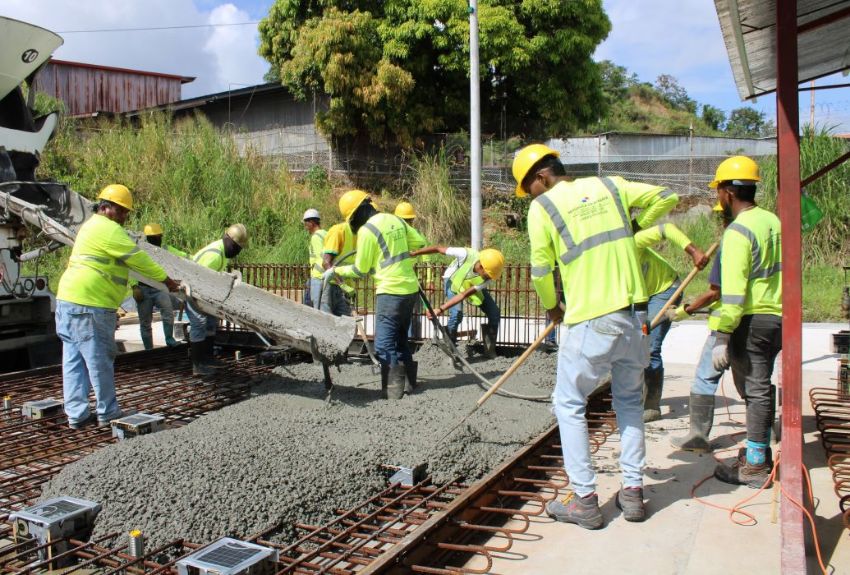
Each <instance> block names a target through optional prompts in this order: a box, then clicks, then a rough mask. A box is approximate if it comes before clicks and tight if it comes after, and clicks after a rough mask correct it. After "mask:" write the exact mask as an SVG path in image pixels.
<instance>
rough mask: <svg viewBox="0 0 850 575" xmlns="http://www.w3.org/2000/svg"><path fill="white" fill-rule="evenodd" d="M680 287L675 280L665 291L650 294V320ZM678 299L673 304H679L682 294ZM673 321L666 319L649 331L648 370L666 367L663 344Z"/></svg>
mask: <svg viewBox="0 0 850 575" xmlns="http://www.w3.org/2000/svg"><path fill="white" fill-rule="evenodd" d="M678 287H679V282H678V281H675V282H673V285H671V286H670V287H669V288H667V289H666V290H664V291H663V292H660V293H657V294H655V295H651V296H649V302H648V305H647V307H648V309H647V317H648V318H649V321H652V320H653V319H654V318H655V316H656V315H658V312H660V311H661V308H662V307H664V305H665V304H666V303H667V302H668V301H670V298H671V297H673V293H675V291H676V289H678ZM676 299H677V301H675V302H673V305H678V303H679V301H681V300H682V296H681V295H679V297H678V298H676ZM671 323H672V322H670V320H667V319H665V320H664V321H662V322H661V323H659V324H658V325H657V326H655V328H653V330H652V331H650V332H649V368H647V369H648V371H660V370H662V369H664V362H663V361H662V360H661V345H662V344H663V343H664V338H665V337H667V332H668V331H670V325H671Z"/></svg>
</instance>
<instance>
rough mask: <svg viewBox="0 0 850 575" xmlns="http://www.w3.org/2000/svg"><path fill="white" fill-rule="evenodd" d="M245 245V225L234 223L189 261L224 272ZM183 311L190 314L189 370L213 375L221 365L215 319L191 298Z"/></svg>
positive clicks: (246, 237) (246, 238)
mask: <svg viewBox="0 0 850 575" xmlns="http://www.w3.org/2000/svg"><path fill="white" fill-rule="evenodd" d="M247 245H248V230H247V228H246V227H245V226H244V225H243V224H233V225H231V226H230V227H229V228H227V230H226V231H225V232H224V235H222V237H221V239H220V240H216V241H214V242H212V243H210V244H208V245H206V246H205V247H204V248H202V249H201V250H199V251H198V252H197V253H195V255H194V256H192V260H193V261H194V262H195V263H196V264H198V265H201V266H204V267H205V268H209V269H211V270H213V271H216V272H223V271H224V270H225V268H226V267H227V260H229V259H232V258H235V257H236V256H238V255H239V252H241V251H242V249H243V248H245V246H247ZM186 313H187V315H188V316H189V345H190V348H191V350H190V351H191V355H192V373H193V374H194V375H199V376H205V375H212V374H213V373H215V369H216V368H217V367H218V366H219V365H220V364H219V362H218V361H216V359H215V357H214V353H213V350H214V345H215V334H216V330H217V329H218V318H217V317H215V316H212V315H210V316H208V315H206V314H205V313H203V312H201V311H200V310H198V309H196V308H195V307H194V306H193V305H192V302H191V301H189V302H187V303H186Z"/></svg>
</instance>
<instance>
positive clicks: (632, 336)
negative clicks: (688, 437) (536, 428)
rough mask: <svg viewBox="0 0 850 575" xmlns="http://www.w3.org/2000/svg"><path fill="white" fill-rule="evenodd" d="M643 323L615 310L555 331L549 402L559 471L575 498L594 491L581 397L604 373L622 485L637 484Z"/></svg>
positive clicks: (641, 450)
mask: <svg viewBox="0 0 850 575" xmlns="http://www.w3.org/2000/svg"><path fill="white" fill-rule="evenodd" d="M645 321H646V314H645V313H644V312H636V313H635V314H631V313H629V312H624V311H615V312H612V313H609V314H607V315H603V316H600V317H597V318H594V319H591V320H588V321H583V322H581V323H577V324H574V325H570V326H563V327H562V328H561V329H562V334H561V347H560V348H559V349H558V372H557V381H556V384H555V391H554V393H553V395H552V403H553V407H554V412H555V417H557V419H558V426H559V428H560V433H561V445H562V446H563V447H562V449H563V455H564V468H565V469H566V472H567V475H568V476H569V478H570V484H571V485H572V486H573V489H574V490H575V492H576V493H577V494H578V495H580V496H585V495H589V494H591V493H593V492H594V491H595V490H596V473H595V472H594V471H593V467H592V466H591V462H590V445H589V444H588V432H587V420H586V419H585V408H586V406H587V396H588V395H589V394H590V393H591V392H592V391H593V390H594V389H596V386H598V385H599V383H600V382H602V380H603V378H605V376H606V375H607V374H608V373H609V372H610V373H611V392H612V394H613V396H614V411H615V412H616V414H617V426H618V427H619V428H620V442H621V451H620V469H621V470H622V473H623V485H624V486H626V487H641V486H642V485H643V468H644V466H645V465H646V444H645V443H644V435H643V397H642V394H643V378H642V377H641V376H642V374H643V370H644V368H645V367H646V345H647V344H646V338H645V337H644V336H643V334H642V333H641V327H642V325H643V323H644V322H645Z"/></svg>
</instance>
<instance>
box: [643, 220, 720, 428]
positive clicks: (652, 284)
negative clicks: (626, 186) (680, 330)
mask: <svg viewBox="0 0 850 575" xmlns="http://www.w3.org/2000/svg"><path fill="white" fill-rule="evenodd" d="M663 240H669V241H670V242H672V243H673V244H674V245H676V246H678V247H679V248H681V249H683V250H684V251H685V253H687V254H688V255H689V256H690V257H691V259H692V260H693V262H694V265H695V266H696V267H698V268H699V269H702V268H704V267H705V265H706V264H707V263H708V258H707V257H706V255H705V254H704V253H703V251H702V250H700V249H699V248H698V247H696V246H695V245H694V244H693V242H691V240H690V238H688V236H686V235H685V234H684V232H682V230H680V229H679V228H678V227H676V226H675V225H674V224H671V223H664V224H659V225H656V226H652V227H650V228H647V229H645V230H641V231H639V232H638V233H636V234H635V246H636V247H637V249H638V258H639V262H640V269H641V272H642V273H643V280H644V282H645V283H646V293H647V294H648V295H649V302H648V303H647V317H648V318H649V319H650V320H652V319H653V318H655V316H656V315H658V313H659V312H660V311H661V309H662V308H663V307H664V306H665V305H667V302H668V301H670V298H672V297H673V294H674V293H676V290H677V289H679V285H680V282H679V274H678V273H677V272H676V269H675V268H674V267H673V266H672V265H670V262H668V261H667V260H665V259H664V258H663V257H662V256H661V254H659V253H658V252H656V251H655V250H653V249H652V248H651V247H650V246H653V245H656V244H658V243H660V242H661V241H663ZM681 299H682V296H681V295H679V296H678V297H677V299H676V301H675V302H673V305H677V304H678V302H679V301H681ZM670 325H671V322H670V320H669V319H668V318H666V317H664V318H662V320H661V321H660V322H659V323H658V325H656V326H655V327H654V328H652V329H651V330H650V332H649V367H647V368H646V369H645V370H644V372H643V378H644V400H643V421H644V423H646V422H649V421H656V420H659V419H661V394H662V391H663V389H664V361H663V360H662V358H661V346H662V344H663V343H664V338H665V337H667V332H669V331H670Z"/></svg>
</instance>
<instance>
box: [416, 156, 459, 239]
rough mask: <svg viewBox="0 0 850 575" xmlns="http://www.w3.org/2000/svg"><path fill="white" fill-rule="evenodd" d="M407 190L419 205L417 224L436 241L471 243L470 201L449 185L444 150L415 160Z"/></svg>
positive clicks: (417, 206)
mask: <svg viewBox="0 0 850 575" xmlns="http://www.w3.org/2000/svg"><path fill="white" fill-rule="evenodd" d="M411 170H412V173H413V178H412V181H411V184H410V190H409V192H408V195H409V198H410V199H409V201H410V202H411V203H412V204H413V205H414V207H415V208H416V227H417V228H418V229H419V231H420V232H422V233H423V234H424V235H425V237H426V238H428V240H429V241H430V242H432V243H434V244H454V245H457V244H460V245H466V243H468V242H469V200H468V198H466V197H463V196H461V195H460V194H459V193H458V191H457V190H456V189H455V188H453V187H452V186H451V184H449V176H450V173H449V164H448V162H447V161H446V156H445V153H444V151H442V150H440V152H438V153H437V154H434V155H423V156H419V157H416V158H414V159H413V163H412V166H411Z"/></svg>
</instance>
